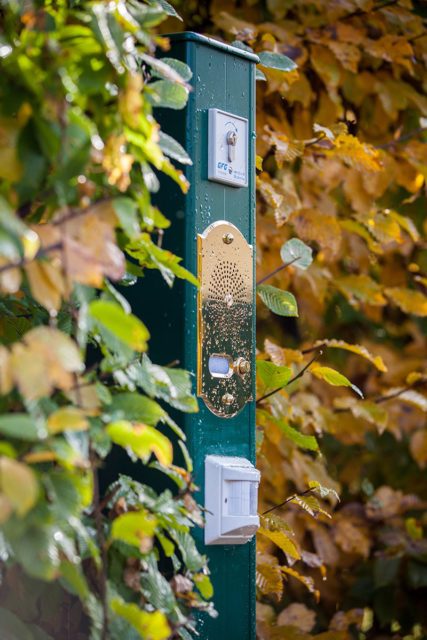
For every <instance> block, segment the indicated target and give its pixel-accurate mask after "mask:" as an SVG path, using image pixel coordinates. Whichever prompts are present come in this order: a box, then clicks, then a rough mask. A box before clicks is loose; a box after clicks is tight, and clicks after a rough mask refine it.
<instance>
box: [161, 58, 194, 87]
mask: <svg viewBox="0 0 427 640" xmlns="http://www.w3.org/2000/svg"><path fill="white" fill-rule="evenodd" d="M161 62H163V64H167V65H168V67H171V68H172V69H173V70H174V71H176V72H177V73H178V74H179V75H180V76H181V78H182V79H183V80H184V81H185V82H189V81H190V80H191V78H192V77H193V72H192V71H191V69H190V67H189V66H188V64H185V62H182V60H176V59H175V58H168V57H165V58H162V59H161Z"/></svg>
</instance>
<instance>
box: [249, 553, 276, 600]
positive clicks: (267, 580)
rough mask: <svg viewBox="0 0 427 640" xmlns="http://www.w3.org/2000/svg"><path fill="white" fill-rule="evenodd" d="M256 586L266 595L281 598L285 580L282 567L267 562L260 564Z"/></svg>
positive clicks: (257, 569)
mask: <svg viewBox="0 0 427 640" xmlns="http://www.w3.org/2000/svg"><path fill="white" fill-rule="evenodd" d="M255 582H256V586H257V587H258V589H259V590H260V591H261V593H263V594H265V595H270V594H272V595H274V596H276V598H278V599H279V598H280V597H281V595H282V591H283V578H282V573H281V570H280V567H279V566H278V565H274V564H268V563H266V562H258V563H257V567H256V577H255Z"/></svg>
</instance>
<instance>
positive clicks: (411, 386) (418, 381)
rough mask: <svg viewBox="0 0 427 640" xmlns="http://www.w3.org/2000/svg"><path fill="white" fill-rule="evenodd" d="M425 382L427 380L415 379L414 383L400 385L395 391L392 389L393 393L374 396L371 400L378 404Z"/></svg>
mask: <svg viewBox="0 0 427 640" xmlns="http://www.w3.org/2000/svg"><path fill="white" fill-rule="evenodd" d="M426 382H427V380H417V381H416V382H415V383H414V384H411V385H407V386H406V387H402V388H401V389H398V390H397V391H393V393H389V394H388V395H385V396H379V397H377V398H374V400H373V402H375V404H380V403H381V402H387V400H394V398H398V397H399V396H401V395H402V394H403V393H405V392H406V391H411V389H414V388H415V387H418V386H420V385H422V384H426Z"/></svg>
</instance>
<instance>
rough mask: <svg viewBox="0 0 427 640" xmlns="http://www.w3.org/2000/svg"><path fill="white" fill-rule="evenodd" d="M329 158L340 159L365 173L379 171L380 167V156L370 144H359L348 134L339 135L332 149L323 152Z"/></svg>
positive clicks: (356, 139) (357, 140) (358, 141)
mask: <svg viewBox="0 0 427 640" xmlns="http://www.w3.org/2000/svg"><path fill="white" fill-rule="evenodd" d="M325 153H326V154H327V155H329V156H331V157H335V158H340V159H341V160H343V161H344V162H345V163H346V164H348V165H349V166H351V167H356V168H357V169H364V170H366V171H380V170H381V169H382V165H381V162H380V154H379V152H378V151H377V149H375V147H373V146H372V145H370V144H367V143H366V142H360V140H359V139H358V138H356V137H355V136H352V135H350V134H349V133H340V134H339V135H338V136H337V137H336V138H335V140H334V147H333V148H332V149H327V150H325Z"/></svg>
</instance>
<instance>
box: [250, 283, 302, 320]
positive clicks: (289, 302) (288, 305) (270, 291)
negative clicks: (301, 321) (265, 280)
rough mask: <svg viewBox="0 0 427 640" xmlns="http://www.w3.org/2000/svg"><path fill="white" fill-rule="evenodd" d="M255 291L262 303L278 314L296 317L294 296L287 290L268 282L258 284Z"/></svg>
mask: <svg viewBox="0 0 427 640" xmlns="http://www.w3.org/2000/svg"><path fill="white" fill-rule="evenodd" d="M257 293H258V295H259V297H260V298H261V300H262V301H263V302H264V304H265V305H266V306H267V307H268V308H269V309H270V311H273V313H277V315H279V316H286V317H294V318H295V317H298V306H297V301H296V300H295V296H294V295H293V294H292V293H290V292H289V291H282V290H281V289H278V288H277V287H272V286H271V285H269V284H260V285H259V286H258V287H257Z"/></svg>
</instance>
